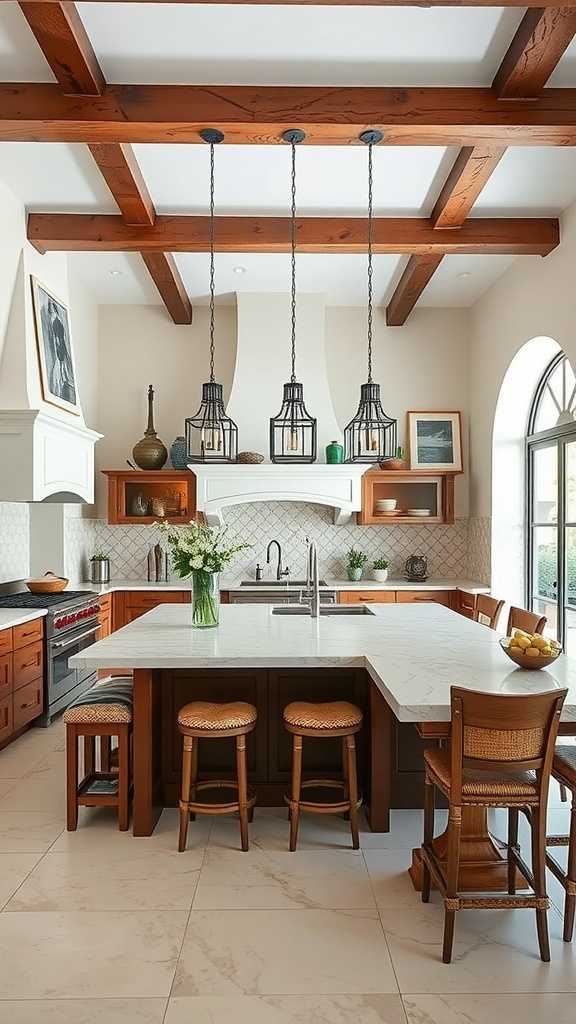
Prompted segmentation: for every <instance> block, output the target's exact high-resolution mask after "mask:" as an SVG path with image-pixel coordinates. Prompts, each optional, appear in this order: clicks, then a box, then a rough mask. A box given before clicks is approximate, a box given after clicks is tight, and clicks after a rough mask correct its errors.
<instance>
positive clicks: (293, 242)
mask: <svg viewBox="0 0 576 1024" xmlns="http://www.w3.org/2000/svg"><path fill="white" fill-rule="evenodd" d="M291 190H292V234H291V245H292V294H291V317H292V373H291V376H290V380H291V382H292V384H294V382H295V380H296V143H295V142H294V141H293V142H292V181H291Z"/></svg>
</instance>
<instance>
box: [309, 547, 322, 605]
mask: <svg viewBox="0 0 576 1024" xmlns="http://www.w3.org/2000/svg"><path fill="white" fill-rule="evenodd" d="M308 583H309V587H308V591H309V594H310V615H311V616H312V618H313V619H317V618H319V616H320V572H319V570H318V549H317V548H316V544H315V543H314V541H313V540H312V541H310V543H309V545H308Z"/></svg>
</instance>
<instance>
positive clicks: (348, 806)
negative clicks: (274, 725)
mask: <svg viewBox="0 0 576 1024" xmlns="http://www.w3.org/2000/svg"><path fill="white" fill-rule="evenodd" d="M283 721H284V728H285V729H286V730H287V731H288V732H289V733H291V734H292V786H291V792H290V794H287V795H286V797H285V800H286V803H287V804H288V807H289V813H290V850H291V851H292V852H294V850H295V849H296V846H297V843H298V826H299V823H300V812H301V811H308V812H311V813H312V814H346V813H347V814H349V817H350V831H351V833H352V846H353V847H354V849H355V850H358V849H359V847H360V840H359V836H358V808H359V807H360V804H361V803H362V801H361V799H360V798H359V796H358V781H357V770H356V740H355V734H356V733H357V732H359V731H360V729H361V728H362V712H361V710H360V708H357V707H356V706H355V705H354V704H349V703H348V701H332V702H329V703H325V704H324V703H322V704H311V703H309V702H307V701H293V702H292V704H288V705H287V707H285V708H284V715H283ZM305 736H306V737H312V738H316V739H318V738H319V737H320V736H322V737H331V736H335V737H338V736H339V737H340V738H341V740H342V762H343V776H344V777H343V779H342V780H340V779H306V780H305V781H302V743H303V738H304V737H305ZM312 788H314V789H322V788H328V789H341V790H342V794H343V799H342V800H339V801H326V802H324V801H312V800H302V799H301V791H302V790H303V789H312Z"/></svg>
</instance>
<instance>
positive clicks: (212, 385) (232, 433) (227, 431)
mask: <svg viewBox="0 0 576 1024" xmlns="http://www.w3.org/2000/svg"><path fill="white" fill-rule="evenodd" d="M200 135H201V137H202V138H203V139H204V142H207V143H208V144H209V146H210V380H209V381H208V383H206V384H203V385H202V401H201V403H200V408H199V409H198V412H197V413H196V415H195V416H189V417H188V418H187V420H186V454H187V458H188V461H189V462H192V463H195V462H217V463H220V462H236V457H237V455H238V427H237V426H236V424H235V423H234V420H231V419H230V417H229V416H227V415H226V410H225V408H224V396H223V391H222V384H218V383H217V381H216V380H215V379H214V350H215V344H214V146H215V145H217V144H218V143H219V142H222V140H223V138H224V135H223V134H222V132H221V131H218V129H217V128H205V129H203V131H201V132H200Z"/></svg>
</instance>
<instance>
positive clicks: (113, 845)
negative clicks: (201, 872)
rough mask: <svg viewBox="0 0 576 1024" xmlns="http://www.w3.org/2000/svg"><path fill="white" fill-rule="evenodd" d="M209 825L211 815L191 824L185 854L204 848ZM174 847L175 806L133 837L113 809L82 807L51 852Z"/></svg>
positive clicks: (128, 851)
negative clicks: (71, 828) (146, 832)
mask: <svg viewBox="0 0 576 1024" xmlns="http://www.w3.org/2000/svg"><path fill="white" fill-rule="evenodd" d="M0 809H1V805H0ZM211 827H212V823H211V819H210V818H201V819H198V820H197V821H193V822H191V823H190V829H189V830H188V846H187V848H186V854H188V853H190V854H192V855H195V854H196V853H197V852H198V851H201V850H203V849H204V848H205V846H206V844H207V842H208V838H209V835H210V829H211ZM193 829H194V830H193ZM177 848H178V811H177V810H176V808H174V807H168V808H166V810H164V811H163V812H162V814H161V816H160V819H159V821H158V823H157V825H156V828H155V829H154V832H153V833H152V835H151V836H142V837H138V838H135V837H134V836H133V835H132V832H131V831H130V830H129V831H128V832H120V831H119V829H118V818H117V815H116V813H115V811H114V810H113V809H112V808H109V807H81V808H80V811H79V814H78V828H77V829H76V831H75V832H67V831H66V830H64V831H63V832H62V834H61V835H60V836H59V838H58V840H57V842H56V843H55V845H54V851H53V852H54V853H66V852H71V851H75V852H78V853H91V852H92V851H94V850H98V852H99V854H100V855H104V854H105V853H107V852H108V850H111V851H112V853H113V854H114V856H116V855H120V853H125V854H126V855H128V856H132V855H133V852H134V850H135V849H142V850H148V851H152V850H154V851H156V852H165V853H176V852H177ZM180 856H181V857H184V856H185V854H184V853H182V854H180Z"/></svg>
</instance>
